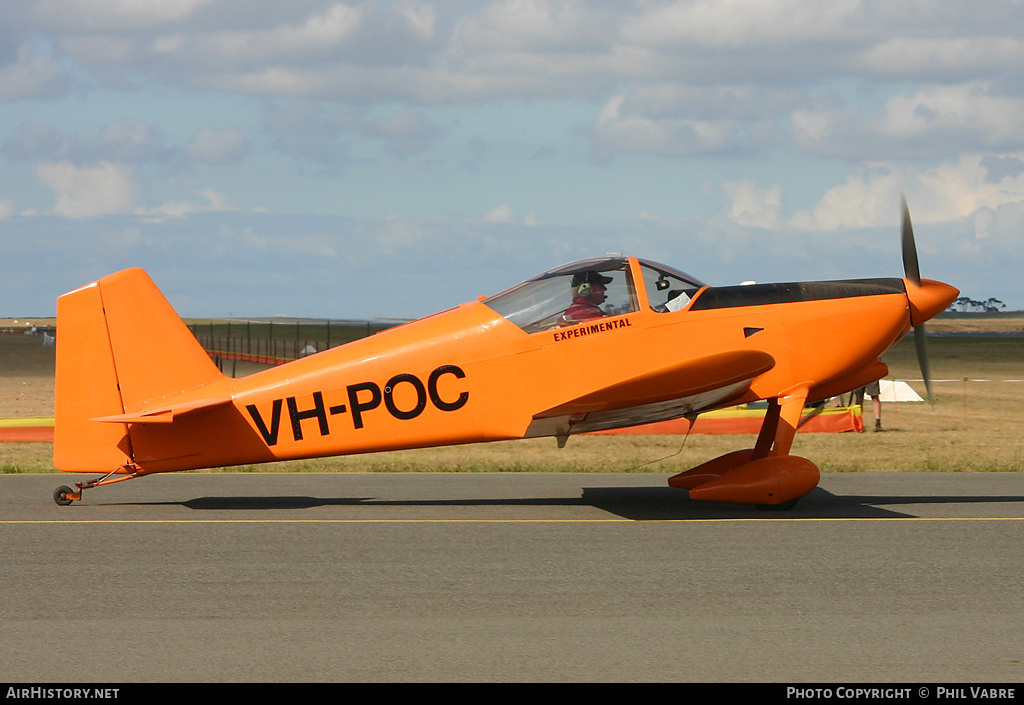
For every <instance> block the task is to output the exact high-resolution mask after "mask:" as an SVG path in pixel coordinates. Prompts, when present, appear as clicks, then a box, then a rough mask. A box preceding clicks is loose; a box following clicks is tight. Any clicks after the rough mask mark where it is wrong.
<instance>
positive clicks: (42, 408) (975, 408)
mask: <svg viewBox="0 0 1024 705" xmlns="http://www.w3.org/2000/svg"><path fill="white" fill-rule="evenodd" d="M928 343H929V352H930V360H931V373H932V378H933V380H935V381H934V383H933V388H934V390H935V393H936V396H937V401H936V403H935V404H934V405H929V404H926V403H925V404H921V403H914V404H911V403H900V404H884V405H883V412H882V413H883V419H882V422H883V426H884V429H885V430H884V431H883V432H881V433H873V432H867V433H861V434H858V433H841V434H819V433H815V434H804V433H802V434H799V435H798V436H797V439H796V442H795V443H794V447H793V452H794V453H795V454H797V455H803V456H806V457H808V458H810V459H811V460H813V461H814V462H815V463H817V464H818V466H819V467H820V468H821V470H822V471H823V472H863V471H903V472H907V471H964V472H981V471H1024V441H1022V440H1021V435H1020V429H1021V428H1024V402H1022V397H1024V381H1008V380H1021V379H1024V338H930V339H929V341H928ZM885 361H886V362H887V363H888V364H889V367H890V375H889V377H890V378H895V379H906V380H909V381H910V384H911V386H912V387H914V388H915V389H916V390H918V392H919V393H921V394H922V395H923V393H924V385H923V384H922V383H921V382H918V381H915V380H919V379H920V376H921V375H920V371H919V370H918V369H917V363H916V358H915V354H914V343H913V339H910V340H906V341H904V342H902V343H900V344H899V345H898V346H896V347H895V348H894V349H893V350H892V351H890V353H889V354H888V355H887V356H886V357H885ZM240 373H241V371H240ZM965 378H966V381H965ZM52 405H53V349H52V348H43V347H42V345H40V344H39V341H38V339H37V338H35V339H34V338H30V337H28V336H20V335H18V336H15V335H9V334H8V335H0V418H3V417H11V416H49V415H51V414H52V408H53V406H52ZM867 413H868V414H870V408H869V409H868V410H867ZM869 425H870V424H869ZM753 440H754V437H753V436H737V435H723V436H706V435H691V436H689V437H687V438H684V437H682V436H579V437H573V438H571V439H570V440H569V443H568V445H567V446H566V447H565V448H564V449H562V450H559V449H558V448H557V447H556V445H555V441H554V440H553V439H535V440H528V441H510V442H501V443H487V444H479V445H469V446H457V447H450V448H438V449H423V450H413V451H396V452H390V453H375V454H369V455H361V456H347V457H342V458H326V459H317V460H310V461H294V462H290V463H271V464H268V465H259V466H246V467H236V468H227V469H226V470H228V471H232V472H531V471H544V472H673V473H674V472H681V471H683V470H685V469H687V468H689V467H692V466H693V465H696V464H699V463H701V462H703V461H705V460H708V459H710V458H713V457H715V456H717V455H721V454H723V453H726V452H729V451H732V450H736V449H738V448H746V447H750V446H751V445H752V444H753ZM51 452H52V446H51V445H50V444H47V443H0V472H5V473H11V472H52V471H53V468H52V465H51V460H50V454H51Z"/></svg>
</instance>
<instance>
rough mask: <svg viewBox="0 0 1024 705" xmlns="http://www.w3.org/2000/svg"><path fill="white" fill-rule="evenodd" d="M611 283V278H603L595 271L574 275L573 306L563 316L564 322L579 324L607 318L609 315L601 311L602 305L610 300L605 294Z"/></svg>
mask: <svg viewBox="0 0 1024 705" xmlns="http://www.w3.org/2000/svg"><path fill="white" fill-rule="evenodd" d="M611 282H612V278H611V277H605V276H602V275H601V274H600V273H598V272H596V271H594V270H590V271H586V272H577V273H576V274H574V275H573V278H572V305H570V306H569V308H568V309H566V311H565V314H564V315H563V316H562V320H563V322H565V323H577V322H579V321H588V320H590V319H592V318H604V317H605V316H607V315H608V314H607V313H605V312H604V311H602V310H601V304H603V303H604V302H605V299H607V298H608V296H607V295H606V294H605V292H606V291H607V287H608V285H609V284H611Z"/></svg>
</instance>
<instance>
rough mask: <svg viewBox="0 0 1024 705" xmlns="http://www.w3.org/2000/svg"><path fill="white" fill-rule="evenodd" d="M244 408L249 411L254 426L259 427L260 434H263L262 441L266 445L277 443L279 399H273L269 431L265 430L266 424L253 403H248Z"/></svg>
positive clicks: (279, 424)
mask: <svg viewBox="0 0 1024 705" xmlns="http://www.w3.org/2000/svg"><path fill="white" fill-rule="evenodd" d="M245 408H246V409H247V410H248V411H249V416H251V417H252V420H253V421H254V422H255V423H256V428H257V429H259V432H260V435H261V436H263V442H264V443H266V444H267V445H268V446H272V445H277V432H278V431H279V430H281V400H280V399H275V400H274V405H273V407H271V409H272V410H271V412H270V430H269V431H268V430H267V425H266V424H265V423H263V417H262V416H260V410H259V409H257V408H256V405H255V404H249V405H248V406H247V407H245Z"/></svg>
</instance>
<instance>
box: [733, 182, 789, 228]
mask: <svg viewBox="0 0 1024 705" xmlns="http://www.w3.org/2000/svg"><path fill="white" fill-rule="evenodd" d="M722 188H723V190H724V191H725V193H726V195H727V196H728V197H729V199H730V200H731V205H730V207H729V211H728V216H729V219H730V220H732V221H733V222H735V223H737V224H739V225H742V226H743V227H746V228H764V229H767V230H777V229H779V228H781V227H782V226H783V225H784V214H783V212H782V187H781V186H777V185H776V186H773V187H771V188H768V189H762V188H759V187H758V186H757V185H756V184H754V183H752V182H749V181H740V182H732V183H726V184H723V186H722Z"/></svg>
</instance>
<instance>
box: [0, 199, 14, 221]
mask: <svg viewBox="0 0 1024 705" xmlns="http://www.w3.org/2000/svg"><path fill="white" fill-rule="evenodd" d="M12 215H14V201H12V200H11V199H9V198H5V199H3V200H2V201H0V220H3V219H4V218H10V217H11V216H12Z"/></svg>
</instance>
